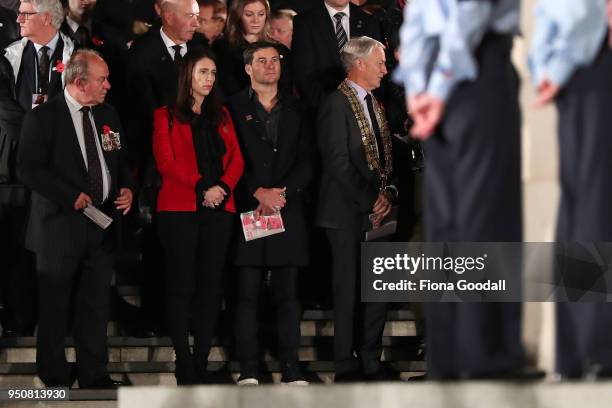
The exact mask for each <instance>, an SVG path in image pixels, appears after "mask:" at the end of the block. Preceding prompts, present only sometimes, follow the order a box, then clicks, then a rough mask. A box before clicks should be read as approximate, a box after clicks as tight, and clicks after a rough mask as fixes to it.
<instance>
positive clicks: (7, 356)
mask: <svg viewBox="0 0 612 408" xmlns="http://www.w3.org/2000/svg"><path fill="white" fill-rule="evenodd" d="M332 356H333V353H332V349H331V347H327V348H326V349H325V350H323V351H320V350H318V349H317V348H315V347H312V346H306V347H300V349H299V350H298V357H299V359H300V361H317V360H324V359H330V358H332ZM413 356H414V349H413V348H406V349H401V348H397V347H396V348H391V347H383V352H382V361H397V360H401V359H406V358H411V357H413ZM66 358H67V360H68V361H69V362H74V361H75V350H74V348H73V347H68V348H66ZM275 359H276V356H275V354H274V353H272V352H270V351H267V352H265V353H264V356H263V360H265V361H274V360H275ZM174 360H175V356H174V350H173V348H172V347H159V346H158V347H111V348H109V351H108V361H109V362H147V361H154V362H172V361H174ZM208 360H209V361H217V362H223V361H228V353H227V349H226V348H225V347H220V346H215V347H212V348H211V350H210V354H209V356H208ZM34 362H36V348H33V347H20V348H8V349H4V350H2V351H0V363H34Z"/></svg>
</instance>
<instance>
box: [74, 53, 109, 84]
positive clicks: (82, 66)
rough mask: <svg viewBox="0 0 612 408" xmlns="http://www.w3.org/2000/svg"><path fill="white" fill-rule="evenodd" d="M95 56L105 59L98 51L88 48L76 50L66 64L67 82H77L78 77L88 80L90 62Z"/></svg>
mask: <svg viewBox="0 0 612 408" xmlns="http://www.w3.org/2000/svg"><path fill="white" fill-rule="evenodd" d="M95 58H99V59H100V60H102V61H104V59H103V58H102V56H101V55H100V53H98V52H97V51H94V50H90V49H87V48H81V49H80V50H76V51H75V52H74V53H73V54H72V56H71V57H70V60H69V61H68V63H67V64H66V70H65V75H66V77H65V80H66V84H72V83H74V82H76V80H77V79H78V78H81V79H84V80H87V76H88V74H89V62H90V61H91V60H92V59H95Z"/></svg>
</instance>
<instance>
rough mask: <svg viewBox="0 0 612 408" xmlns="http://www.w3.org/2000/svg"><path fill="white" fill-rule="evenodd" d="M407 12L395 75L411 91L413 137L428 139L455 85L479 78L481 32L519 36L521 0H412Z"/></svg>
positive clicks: (401, 33)
mask: <svg viewBox="0 0 612 408" xmlns="http://www.w3.org/2000/svg"><path fill="white" fill-rule="evenodd" d="M405 13H406V16H405V20H404V21H405V23H404V24H403V25H402V28H401V31H400V37H401V44H402V52H401V54H400V68H399V70H398V71H396V73H395V79H396V80H398V81H401V82H403V83H404V86H405V88H406V91H407V95H408V108H409V111H410V112H411V114H412V116H413V118H414V120H415V126H414V127H413V129H412V133H413V136H414V137H416V138H418V139H421V140H424V139H426V138H427V137H429V136H431V134H432V133H433V131H434V129H435V127H436V125H437V124H438V123H439V122H440V119H441V117H442V114H443V112H444V107H445V103H446V101H447V100H448V98H449V96H450V94H451V93H452V91H453V89H454V88H455V87H456V86H457V84H459V83H460V82H462V81H466V80H467V81H473V80H474V79H476V77H477V75H478V64H477V62H476V60H475V58H474V50H475V49H476V47H477V46H478V45H479V44H480V42H481V40H482V39H483V36H484V35H485V34H486V33H487V32H489V31H492V32H495V33H500V34H518V31H519V30H518V24H519V17H520V12H519V0H498V1H495V0H468V1H465V0H463V1H461V0H435V1H434V0H414V1H412V2H410V4H409V6H408V7H406V8H405Z"/></svg>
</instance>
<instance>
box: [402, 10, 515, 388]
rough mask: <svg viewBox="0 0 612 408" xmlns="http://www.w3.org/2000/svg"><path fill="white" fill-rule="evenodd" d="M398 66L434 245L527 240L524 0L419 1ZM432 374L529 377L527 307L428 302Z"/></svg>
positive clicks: (405, 30) (428, 236) (408, 16)
mask: <svg viewBox="0 0 612 408" xmlns="http://www.w3.org/2000/svg"><path fill="white" fill-rule="evenodd" d="M405 13H406V16H405V19H404V25H403V26H402V28H401V32H400V36H401V52H400V68H399V69H398V70H397V71H396V73H395V77H396V80H399V81H400V82H402V83H404V86H405V88H406V92H407V95H408V96H407V99H408V108H409V113H410V115H411V116H412V118H413V120H414V126H413V128H412V130H411V133H412V136H413V137H415V138H417V139H420V140H424V141H425V142H424V148H425V181H424V222H423V223H424V230H425V238H424V239H425V241H428V242H449V241H450V242H458V241H459V242H461V241H464V242H479V241H480V242H495V241H498V242H520V241H521V240H522V208H521V176H520V172H521V166H520V163H521V155H520V151H521V149H520V129H521V113H520V108H519V101H518V76H517V74H516V71H515V69H514V67H513V65H512V62H511V51H512V46H513V39H514V36H515V35H517V34H518V33H519V28H518V23H519V0H463V1H461V0H414V1H411V2H410V3H409V5H408V6H407V9H406V10H405ZM426 316H427V324H426V330H427V335H426V341H427V376H428V378H431V379H457V378H459V379H483V378H484V379H489V378H505V379H509V378H517V377H519V378H524V376H525V372H524V370H523V367H524V363H525V361H524V353H523V348H522V344H521V335H520V333H521V305H520V304H518V303H487V304H483V303H467V302H466V303H442V302H438V303H428V304H427V307H426Z"/></svg>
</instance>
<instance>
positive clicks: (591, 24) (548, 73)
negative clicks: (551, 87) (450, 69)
mask: <svg viewBox="0 0 612 408" xmlns="http://www.w3.org/2000/svg"><path fill="white" fill-rule="evenodd" d="M606 1H607V0H539V1H538V3H537V4H536V7H535V19H536V29H535V33H534V37H533V44H532V47H531V50H530V53H529V68H530V69H531V74H532V77H533V81H534V82H535V84H536V85H538V84H539V83H540V82H542V80H543V79H544V78H548V79H549V80H550V81H552V82H553V83H554V84H555V85H559V86H564V85H565V84H566V83H567V81H568V80H569V78H570V77H571V75H572V73H573V72H574V71H575V70H576V69H577V68H579V67H582V66H586V65H589V64H590V63H592V62H593V60H594V59H595V57H596V56H597V52H598V51H599V50H600V49H601V46H602V45H603V41H604V37H605V35H606V32H607V28H608V21H607V17H606ZM611 75H612V73H611Z"/></svg>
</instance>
